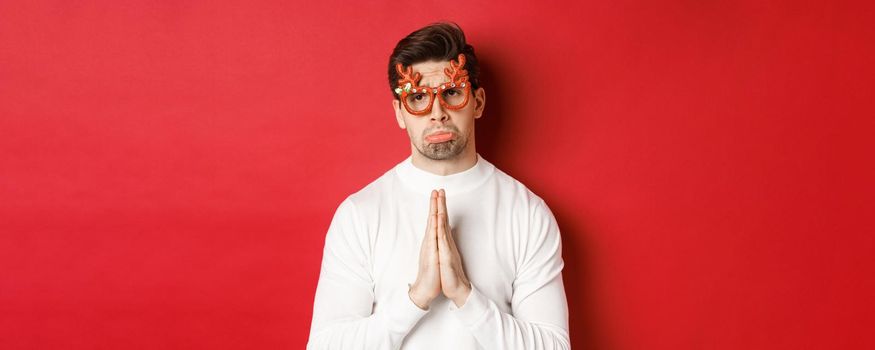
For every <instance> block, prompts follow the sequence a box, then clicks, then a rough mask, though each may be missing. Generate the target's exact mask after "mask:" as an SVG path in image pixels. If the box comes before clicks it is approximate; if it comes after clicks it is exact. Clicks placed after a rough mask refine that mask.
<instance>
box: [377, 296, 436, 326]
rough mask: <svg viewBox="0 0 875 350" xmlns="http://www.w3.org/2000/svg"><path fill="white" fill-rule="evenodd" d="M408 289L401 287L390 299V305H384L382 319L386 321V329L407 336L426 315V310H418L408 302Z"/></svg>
mask: <svg viewBox="0 0 875 350" xmlns="http://www.w3.org/2000/svg"><path fill="white" fill-rule="evenodd" d="M408 289H409V287H408V286H407V285H401V286H399V287H398V288H397V290H396V291H395V293H394V294H395V295H394V296H393V297H392V299H390V301H391V302H390V304H389V305H386V309H385V310H386V312H385V314H384V315H383V319H384V320H385V321H386V327H387V328H388V329H389V331H391V332H393V333H400V334H407V333H409V332H410V330H411V329H413V326H416V323H417V322H419V320H420V319H421V318H422V317H423V316H425V314H427V313H428V310H423V309H420V308H419V306H416V304H414V303H413V300H410V296H409V294H407V292H408Z"/></svg>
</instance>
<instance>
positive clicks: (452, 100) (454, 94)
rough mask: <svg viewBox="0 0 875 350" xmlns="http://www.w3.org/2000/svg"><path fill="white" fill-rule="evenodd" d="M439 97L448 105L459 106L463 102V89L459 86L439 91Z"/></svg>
mask: <svg viewBox="0 0 875 350" xmlns="http://www.w3.org/2000/svg"><path fill="white" fill-rule="evenodd" d="M441 97H443V100H444V102H446V103H447V104H448V105H449V106H450V107H459V106H461V105H462V103H465V89H464V88H460V87H455V88H450V89H446V90H444V91H442V92H441Z"/></svg>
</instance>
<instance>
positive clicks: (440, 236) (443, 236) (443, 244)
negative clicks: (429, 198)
mask: <svg viewBox="0 0 875 350" xmlns="http://www.w3.org/2000/svg"><path fill="white" fill-rule="evenodd" d="M446 215H447V214H446V213H438V214H437V241H438V249H439V250H443V251H445V252H447V253H449V252H450V245H449V241H447V220H446Z"/></svg>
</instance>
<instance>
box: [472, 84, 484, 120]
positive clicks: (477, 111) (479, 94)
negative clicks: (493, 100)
mask: <svg viewBox="0 0 875 350" xmlns="http://www.w3.org/2000/svg"><path fill="white" fill-rule="evenodd" d="M484 108H486V90H485V89H483V88H482V87H479V88H477V90H476V91H474V119H477V118H480V117H482V116H483V109H484Z"/></svg>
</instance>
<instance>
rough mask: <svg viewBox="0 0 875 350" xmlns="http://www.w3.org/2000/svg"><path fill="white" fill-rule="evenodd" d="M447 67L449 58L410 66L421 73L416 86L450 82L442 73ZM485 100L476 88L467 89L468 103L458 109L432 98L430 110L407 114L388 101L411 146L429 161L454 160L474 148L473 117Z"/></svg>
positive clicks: (396, 102) (399, 104) (475, 117)
mask: <svg viewBox="0 0 875 350" xmlns="http://www.w3.org/2000/svg"><path fill="white" fill-rule="evenodd" d="M449 66H450V62H449V61H427V62H420V63H415V64H413V65H412V66H411V67H413V72H414V73H415V72H419V73H420V74H422V78H421V80H420V81H419V85H420V86H428V87H436V86H438V85H440V84H442V83H445V82H449V81H450V78H449V77H448V76H447V75H446V74H444V68H446V67H449ZM485 102H486V93H485V91H484V90H483V88H478V89H477V90H472V91H471V96H470V97H469V100H468V103H467V104H466V105H465V107H463V108H461V109H456V110H451V109H446V108H444V107H443V106H442V105H441V104H440V102H439V100H438V99H437V98H435V99H434V101H432V108H431V113H429V114H426V115H422V116H417V115H413V114H410V113H409V112H408V111H407V109H405V108H404V106H402V105H401V103H400V102H399V101H398V100H394V99H393V100H392V104H393V107H394V109H395V118H396V120H397V121H398V126H399V127H401V128H402V129H406V130H407V135H408V137H410V143H411V144H412V145H413V147H415V148H416V150H417V151H418V152H419V153H420V154H422V155H423V156H425V157H427V158H429V159H432V160H446V159H454V158H456V157H458V156H459V155H460V154H462V153H463V152H464V151H465V150H466V149H467V148H469V147H470V148H473V147H474V119H477V118H480V116H482V115H483V107H484V105H485Z"/></svg>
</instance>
